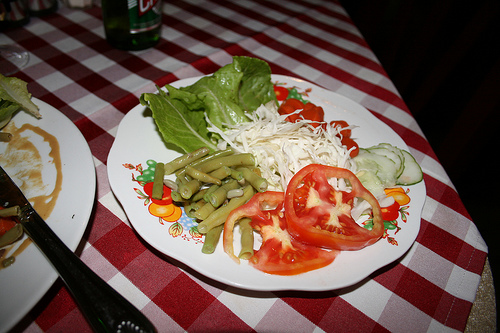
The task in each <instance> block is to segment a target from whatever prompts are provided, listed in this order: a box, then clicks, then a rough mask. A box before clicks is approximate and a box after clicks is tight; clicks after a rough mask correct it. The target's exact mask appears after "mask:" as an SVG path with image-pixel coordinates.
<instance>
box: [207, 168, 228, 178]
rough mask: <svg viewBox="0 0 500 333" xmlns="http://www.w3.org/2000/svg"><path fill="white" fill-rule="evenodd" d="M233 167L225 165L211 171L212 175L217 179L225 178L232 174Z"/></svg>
mask: <svg viewBox="0 0 500 333" xmlns="http://www.w3.org/2000/svg"><path fill="white" fill-rule="evenodd" d="M231 170H232V169H231V168H230V167H227V166H223V167H221V168H218V169H216V170H214V171H212V172H210V173H209V175H210V176H212V177H215V178H217V179H224V178H227V177H229V176H231Z"/></svg>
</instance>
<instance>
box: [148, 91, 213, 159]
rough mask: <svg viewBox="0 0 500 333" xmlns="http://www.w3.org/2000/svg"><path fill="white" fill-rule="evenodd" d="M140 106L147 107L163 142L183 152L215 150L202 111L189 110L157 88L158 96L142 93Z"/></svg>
mask: <svg viewBox="0 0 500 333" xmlns="http://www.w3.org/2000/svg"><path fill="white" fill-rule="evenodd" d="M140 101H141V104H142V105H145V106H149V108H150V109H151V111H152V113H153V118H154V120H155V123H156V125H157V126H158V130H159V131H160V133H161V135H162V137H163V140H164V141H165V142H168V143H172V144H174V145H176V146H177V147H179V148H181V149H182V150H183V151H185V152H190V151H193V150H196V149H198V148H200V147H207V148H209V149H210V150H215V149H216V147H215V145H214V144H213V143H212V142H211V141H210V139H209V137H208V130H207V125H206V121H205V116H204V114H203V111H192V110H190V109H189V108H188V107H187V106H186V105H185V104H184V103H183V102H182V101H181V100H179V99H175V98H171V97H170V96H168V95H167V93H165V92H164V91H163V90H161V89H160V88H158V94H152V93H144V94H142V95H141V98H140Z"/></svg>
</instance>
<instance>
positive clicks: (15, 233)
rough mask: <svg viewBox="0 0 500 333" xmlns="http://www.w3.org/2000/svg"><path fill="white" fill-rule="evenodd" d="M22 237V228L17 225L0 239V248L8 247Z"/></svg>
mask: <svg viewBox="0 0 500 333" xmlns="http://www.w3.org/2000/svg"><path fill="white" fill-rule="evenodd" d="M22 235H23V226H22V225H21V224H19V223H17V224H16V225H15V226H13V227H12V228H10V229H9V230H7V231H6V232H5V234H3V235H2V237H0V247H4V246H5V245H9V244H12V243H14V242H15V241H17V240H18V239H19V238H21V236H22Z"/></svg>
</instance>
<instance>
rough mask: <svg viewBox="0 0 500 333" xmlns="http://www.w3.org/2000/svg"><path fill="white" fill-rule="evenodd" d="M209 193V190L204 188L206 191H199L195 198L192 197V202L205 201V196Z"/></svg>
mask: <svg viewBox="0 0 500 333" xmlns="http://www.w3.org/2000/svg"><path fill="white" fill-rule="evenodd" d="M207 192H208V188H204V189H201V190H199V191H198V192H196V193H195V194H193V196H192V197H191V201H199V200H201V199H203V197H204V196H205V194H206V193H207Z"/></svg>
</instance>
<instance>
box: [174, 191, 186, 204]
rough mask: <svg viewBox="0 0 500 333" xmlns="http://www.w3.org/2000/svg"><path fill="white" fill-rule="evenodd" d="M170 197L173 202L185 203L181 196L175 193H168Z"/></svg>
mask: <svg viewBox="0 0 500 333" xmlns="http://www.w3.org/2000/svg"><path fill="white" fill-rule="evenodd" d="M170 196H171V197H172V200H173V201H175V202H186V199H184V198H183V197H182V196H181V194H180V193H179V192H177V191H172V192H171V193H170Z"/></svg>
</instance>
